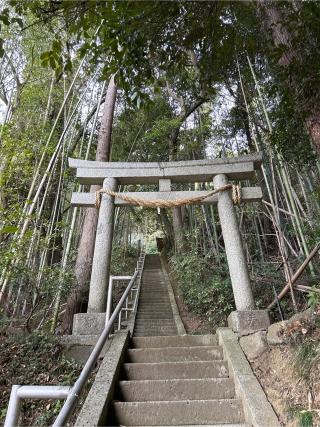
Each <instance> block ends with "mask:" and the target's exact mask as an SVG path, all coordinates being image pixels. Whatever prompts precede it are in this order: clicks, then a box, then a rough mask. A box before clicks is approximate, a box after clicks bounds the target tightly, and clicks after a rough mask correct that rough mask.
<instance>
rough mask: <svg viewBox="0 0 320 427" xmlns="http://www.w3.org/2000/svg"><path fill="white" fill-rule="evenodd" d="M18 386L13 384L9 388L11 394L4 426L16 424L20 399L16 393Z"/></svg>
mask: <svg viewBox="0 0 320 427" xmlns="http://www.w3.org/2000/svg"><path fill="white" fill-rule="evenodd" d="M20 387H21V386H20V385H13V386H12V388H11V394H10V399H9V405H8V410H7V416H6V420H5V422H4V427H12V426H17V425H18V422H19V414H20V406H21V399H20V398H19V395H18V390H19V388H20Z"/></svg>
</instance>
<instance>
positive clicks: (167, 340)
mask: <svg viewBox="0 0 320 427" xmlns="http://www.w3.org/2000/svg"><path fill="white" fill-rule="evenodd" d="M132 344H133V348H142V347H152V348H155V347H188V346H202V345H205V346H207V345H209V346H215V345H217V338H216V336H215V335H174V336H171V337H156V336H155V337H148V338H133V339H132Z"/></svg>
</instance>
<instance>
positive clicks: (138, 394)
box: [108, 255, 247, 427]
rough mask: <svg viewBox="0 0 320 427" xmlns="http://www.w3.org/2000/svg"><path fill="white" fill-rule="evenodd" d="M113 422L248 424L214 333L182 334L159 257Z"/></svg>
mask: <svg viewBox="0 0 320 427" xmlns="http://www.w3.org/2000/svg"><path fill="white" fill-rule="evenodd" d="M111 406H112V408H111V411H109V416H108V423H109V425H113V426H115V425H121V426H127V427H128V426H182V425H185V426H187V425H188V426H200V425H211V426H213V425H214V426H219V425H220V426H222V425H223V426H229V427H231V426H233V427H235V426H237V427H240V426H242V427H243V426H247V424H245V421H244V420H245V416H244V410H243V406H242V402H241V401H240V400H239V399H237V398H236V397H235V388H234V383H233V380H231V379H230V378H229V372H228V365H227V362H226V361H225V360H223V351H222V348H221V347H219V346H218V345H217V338H216V336H214V335H203V336H200V335H198V336H196V335H194V336H192V335H177V327H176V325H175V322H174V317H173V312H172V307H171V304H170V298H169V293H168V284H167V283H166V280H165V276H164V275H163V272H162V270H161V264H160V259H159V257H158V256H154V255H149V256H147V257H146V262H145V270H144V274H143V279H142V287H141V293H140V300H139V306H138V311H137V318H136V324H135V329H134V334H133V338H132V340H131V344H130V346H129V348H128V350H127V352H126V356H125V361H124V363H123V365H122V368H121V372H120V376H119V379H118V382H117V384H116V387H115V394H114V400H113V401H112V403H111Z"/></svg>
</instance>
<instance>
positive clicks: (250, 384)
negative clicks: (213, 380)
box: [217, 328, 280, 427]
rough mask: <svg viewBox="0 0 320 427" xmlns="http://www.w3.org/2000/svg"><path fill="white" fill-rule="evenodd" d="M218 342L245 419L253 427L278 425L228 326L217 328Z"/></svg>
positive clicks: (273, 426)
mask: <svg viewBox="0 0 320 427" xmlns="http://www.w3.org/2000/svg"><path fill="white" fill-rule="evenodd" d="M217 335H218V339H219V344H220V345H221V346H222V348H223V352H224V356H225V359H226V360H227V361H228V366H229V371H230V377H231V378H233V380H234V383H235V390H236V396H237V397H238V398H240V399H242V402H243V406H244V412H245V419H246V422H247V423H250V425H251V426H254V427H280V423H279V421H278V419H277V416H276V414H275V412H274V410H273V409H272V406H271V405H270V403H269V402H268V400H267V397H266V395H265V394H264V391H263V389H262V387H261V385H260V384H259V382H258V380H257V378H256V377H255V375H254V373H253V372H252V369H251V367H250V365H249V363H248V361H247V359H246V357H245V355H244V353H243V351H242V349H241V347H240V345H239V342H238V338H237V336H236V335H235V334H234V333H233V332H232V330H231V329H229V328H219V329H218V330H217Z"/></svg>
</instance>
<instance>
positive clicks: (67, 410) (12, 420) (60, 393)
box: [4, 249, 145, 427]
mask: <svg viewBox="0 0 320 427" xmlns="http://www.w3.org/2000/svg"><path fill="white" fill-rule="evenodd" d="M144 260H145V253H144V250H143V249H142V250H141V254H140V257H139V260H138V262H137V268H136V270H135V273H134V274H133V276H132V277H131V280H130V282H129V284H128V286H127V288H126V290H125V291H124V293H123V295H122V297H121V298H120V301H119V302H118V304H117V306H116V308H115V310H114V312H113V313H112V315H111V317H110V319H109V320H108V321H107V323H106V325H105V328H104V330H103V331H102V333H101V335H100V337H99V339H98V341H97V343H96V344H95V346H94V348H93V350H92V352H91V354H90V356H89V358H88V360H87V361H86V363H85V365H84V367H83V369H82V371H81V373H80V375H79V378H78V379H77V381H76V382H75V383H74V385H73V387H71V388H70V387H69V386H65V387H63V386H19V385H14V386H12V389H11V394H10V400H9V405H8V411H7V416H6V420H5V423H4V427H15V426H16V425H17V424H18V419H19V411H20V404H21V399H23V398H31V397H33V398H37V399H65V398H66V401H65V403H64V405H63V407H62V408H61V411H60V412H59V415H58V416H57V418H56V420H55V422H54V424H53V427H60V426H63V425H65V423H66V422H67V421H68V419H69V418H70V416H71V415H72V412H73V410H74V408H75V405H76V404H77V401H78V399H79V396H80V394H81V392H82V390H83V388H84V386H85V384H86V383H87V381H88V379H89V376H90V374H91V372H92V370H93V369H94V367H95V364H96V362H97V360H98V358H99V356H100V353H101V351H102V349H103V347H104V345H105V343H106V341H107V339H108V337H109V335H110V332H111V330H112V327H113V324H114V322H115V321H116V319H117V317H118V316H119V322H120V324H121V311H122V310H123V305H124V304H126V309H125V310H127V304H128V295H129V292H130V291H132V290H136V291H137V292H136V295H135V299H134V302H133V308H132V311H133V312H134V311H135V310H136V307H137V297H138V295H139V288H140V282H141V276H142V270H143V267H144ZM139 264H140V265H139ZM136 279H138V287H137V288H136V289H132V288H133V285H134V284H135V283H136Z"/></svg>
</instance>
